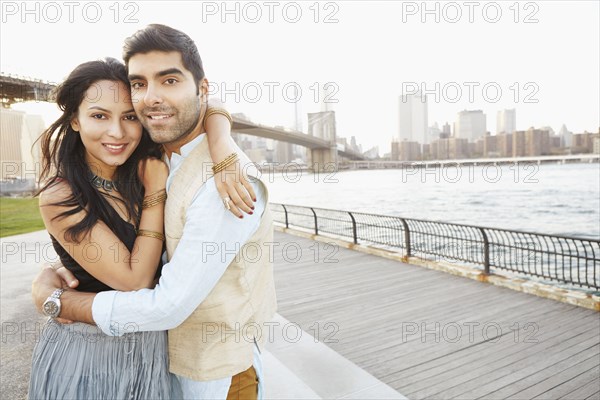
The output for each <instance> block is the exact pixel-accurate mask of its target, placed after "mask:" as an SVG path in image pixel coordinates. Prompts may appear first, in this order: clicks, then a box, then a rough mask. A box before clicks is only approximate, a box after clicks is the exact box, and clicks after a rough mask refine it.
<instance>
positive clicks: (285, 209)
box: [281, 204, 290, 228]
mask: <svg viewBox="0 0 600 400" xmlns="http://www.w3.org/2000/svg"><path fill="white" fill-rule="evenodd" d="M281 207H283V212H285V227H286V228H289V227H290V224H289V223H288V213H287V208H285V205H283V204H282V205H281Z"/></svg>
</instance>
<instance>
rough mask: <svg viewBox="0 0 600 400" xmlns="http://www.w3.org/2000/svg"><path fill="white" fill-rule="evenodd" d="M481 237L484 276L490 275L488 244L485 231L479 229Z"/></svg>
mask: <svg viewBox="0 0 600 400" xmlns="http://www.w3.org/2000/svg"><path fill="white" fill-rule="evenodd" d="M479 231H480V232H481V235H482V236H483V272H484V273H485V274H486V275H489V274H490V242H489V241H488V237H487V234H486V233H485V229H483V228H479Z"/></svg>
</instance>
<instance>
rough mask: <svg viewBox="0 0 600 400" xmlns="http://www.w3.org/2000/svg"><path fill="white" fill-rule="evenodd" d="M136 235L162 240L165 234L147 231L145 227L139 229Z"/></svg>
mask: <svg viewBox="0 0 600 400" xmlns="http://www.w3.org/2000/svg"><path fill="white" fill-rule="evenodd" d="M137 235H138V236H146V237H150V238H154V239H158V240H160V241H163V242H164V240H165V235H163V234H162V233H160V232H154V231H147V230H145V229H140V230H139V231H138V232H137Z"/></svg>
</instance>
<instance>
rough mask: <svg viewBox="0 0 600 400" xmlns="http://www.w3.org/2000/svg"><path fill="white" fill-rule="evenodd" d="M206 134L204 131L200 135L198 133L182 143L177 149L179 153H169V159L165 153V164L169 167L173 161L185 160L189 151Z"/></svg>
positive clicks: (200, 141)
mask: <svg viewBox="0 0 600 400" xmlns="http://www.w3.org/2000/svg"><path fill="white" fill-rule="evenodd" d="M205 136H206V134H205V133H202V134H200V135H198V136H197V137H195V138H194V139H192V140H191V141H190V142H188V143H186V144H184V145H183V146H181V148H180V149H179V152H180V153H181V155H180V154H177V153H175V152H173V153H171V158H170V159H169V158H168V157H167V156H166V155H165V160H164V161H165V163H166V164H167V166H168V167H169V168H171V165H172V164H173V163H176V164H178V163H179V162H181V161H183V160H185V158H186V157H187V156H189V155H190V153H191V152H192V151H193V150H194V149H195V148H196V147H197V146H198V145H199V144H200V143H202V140H204V137H205Z"/></svg>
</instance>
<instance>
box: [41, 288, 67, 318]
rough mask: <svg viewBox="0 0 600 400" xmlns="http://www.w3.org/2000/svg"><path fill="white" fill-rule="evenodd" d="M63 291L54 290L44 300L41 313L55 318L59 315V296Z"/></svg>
mask: <svg viewBox="0 0 600 400" xmlns="http://www.w3.org/2000/svg"><path fill="white" fill-rule="evenodd" d="M64 291H65V290H64V289H56V290H55V291H54V292H52V294H51V295H50V297H48V298H47V299H46V301H45V302H44V305H42V312H43V313H44V315H46V316H48V317H51V318H56V317H58V316H59V315H60V296H61V295H62V294H63V292H64Z"/></svg>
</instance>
